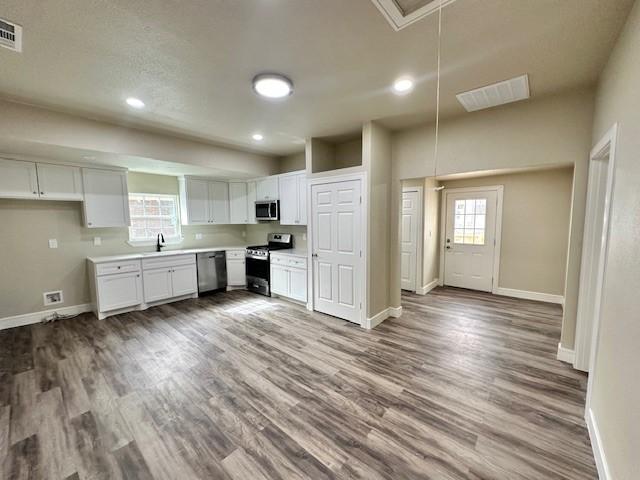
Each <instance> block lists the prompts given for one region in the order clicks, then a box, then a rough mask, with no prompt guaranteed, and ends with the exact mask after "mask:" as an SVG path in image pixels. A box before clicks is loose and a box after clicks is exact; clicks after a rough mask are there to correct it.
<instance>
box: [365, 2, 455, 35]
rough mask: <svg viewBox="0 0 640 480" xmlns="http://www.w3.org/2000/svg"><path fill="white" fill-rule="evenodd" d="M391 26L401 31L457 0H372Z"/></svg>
mask: <svg viewBox="0 0 640 480" xmlns="http://www.w3.org/2000/svg"><path fill="white" fill-rule="evenodd" d="M371 1H372V2H373V4H374V5H375V6H376V7H378V10H380V12H381V13H382V15H384V18H386V19H387V21H388V22H389V23H390V24H391V26H392V27H393V28H394V30H401V29H403V28H404V27H408V26H409V25H411V24H412V23H415V22H417V21H418V20H421V19H423V18H424V17H426V16H427V15H430V14H432V13H434V12H437V11H438V7H439V6H440V5H441V4H442V6H443V7H444V6H445V5H448V4H450V3H452V2H454V1H455V0H371Z"/></svg>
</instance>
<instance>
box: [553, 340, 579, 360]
mask: <svg viewBox="0 0 640 480" xmlns="http://www.w3.org/2000/svg"><path fill="white" fill-rule="evenodd" d="M556 358H557V359H558V360H560V361H561V362H566V363H570V364H571V365H573V362H574V360H575V358H576V352H575V350H571V349H570V348H565V347H563V346H562V344H561V343H558V356H557V357H556Z"/></svg>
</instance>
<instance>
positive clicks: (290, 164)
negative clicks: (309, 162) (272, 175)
mask: <svg viewBox="0 0 640 480" xmlns="http://www.w3.org/2000/svg"><path fill="white" fill-rule="evenodd" d="M279 161H280V169H279V173H287V172H296V171H298V170H304V169H305V168H307V166H306V162H305V152H299V153H293V154H291V155H287V156H286V157H280V160H279Z"/></svg>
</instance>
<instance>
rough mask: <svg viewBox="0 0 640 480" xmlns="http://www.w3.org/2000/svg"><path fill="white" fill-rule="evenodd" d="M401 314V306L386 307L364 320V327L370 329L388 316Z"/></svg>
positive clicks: (396, 316) (395, 316)
mask: <svg viewBox="0 0 640 480" xmlns="http://www.w3.org/2000/svg"><path fill="white" fill-rule="evenodd" d="M400 315H402V307H388V308H385V309H384V310H382V311H381V312H380V313H376V314H375V315H374V316H373V317H371V318H367V319H366V320H365V324H364V325H363V327H364V328H366V329H368V330H371V329H372V328H375V327H377V326H378V325H380V324H381V323H382V322H384V321H385V320H386V319H387V318H389V317H394V318H398V317H399V316H400Z"/></svg>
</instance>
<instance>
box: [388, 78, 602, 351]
mask: <svg viewBox="0 0 640 480" xmlns="http://www.w3.org/2000/svg"><path fill="white" fill-rule="evenodd" d="M593 105H594V91H593V90H591V89H586V90H574V91H569V92H561V93H558V94H556V95H552V96H548V97H543V98H540V99H536V98H533V99H531V100H528V101H524V102H517V103H513V104H509V105H504V106H501V107H497V108H493V109H489V110H482V111H478V112H473V113H468V114H465V115H462V116H459V117H455V118H450V119H446V120H443V121H442V122H441V124H440V139H439V143H438V168H437V173H438V175H449V174H457V173H466V172H481V171H493V170H517V169H520V168H539V167H548V166H560V165H567V166H568V165H573V166H574V182H573V192H572V203H571V231H570V235H569V250H568V258H567V265H566V280H565V288H564V291H565V309H564V315H563V324H562V337H561V342H562V345H563V346H564V347H565V348H568V349H572V348H573V343H574V337H575V321H576V310H577V308H576V306H577V296H578V282H579V280H580V255H581V253H582V236H583V227H584V209H585V201H586V185H587V164H588V158H589V150H590V148H591V130H592V123H593ZM434 132H435V128H434V125H433V124H427V125H423V126H420V127H416V128H412V129H409V130H404V131H400V132H397V133H395V134H394V135H393V143H392V145H393V178H394V180H401V179H405V178H416V177H420V176H425V177H428V176H433V175H434V172H435V165H434ZM393 201H394V202H395V203H397V202H398V200H397V199H395V198H394V199H393ZM397 208H398V205H393V207H392V213H394V212H395V211H396V210H397ZM392 221H393V222H397V221H398V219H393V220H392ZM393 243H395V242H393ZM396 248H397V247H396ZM395 256H396V255H395V254H394V256H393V257H392V261H393V258H395ZM396 263H397V262H396ZM391 271H392V275H393V278H392V281H391V303H392V305H394V306H399V305H400V272H399V269H398V267H397V266H395V265H393V264H392V270H391Z"/></svg>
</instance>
